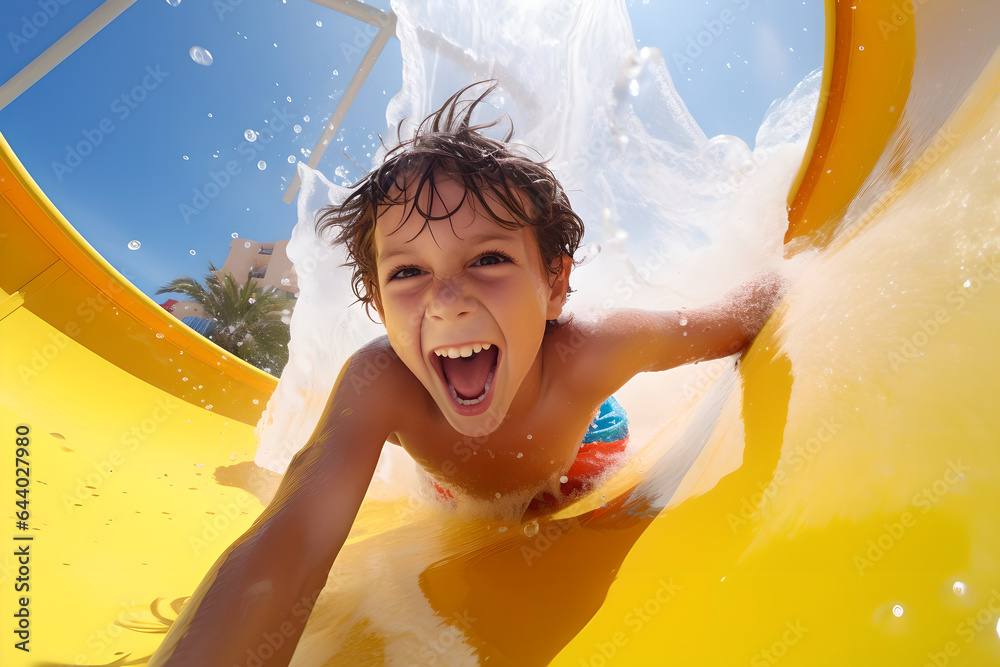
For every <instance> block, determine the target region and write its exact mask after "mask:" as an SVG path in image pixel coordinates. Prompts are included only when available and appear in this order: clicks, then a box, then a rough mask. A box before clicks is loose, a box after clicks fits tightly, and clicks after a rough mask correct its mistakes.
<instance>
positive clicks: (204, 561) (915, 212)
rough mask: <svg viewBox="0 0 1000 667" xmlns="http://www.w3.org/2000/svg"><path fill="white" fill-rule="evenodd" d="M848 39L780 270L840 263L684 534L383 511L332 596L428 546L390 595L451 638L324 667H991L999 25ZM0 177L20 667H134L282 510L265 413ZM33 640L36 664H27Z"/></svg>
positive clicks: (420, 630) (792, 311)
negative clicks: (25, 559)
mask: <svg viewBox="0 0 1000 667" xmlns="http://www.w3.org/2000/svg"><path fill="white" fill-rule="evenodd" d="M827 39H828V49H827V63H826V71H825V75H824V78H825V86H824V90H825V91H826V92H825V94H824V95H823V99H822V104H821V113H820V115H819V117H818V118H817V123H816V129H815V131H814V136H813V139H812V142H811V151H810V155H809V156H808V157H807V160H806V161H805V163H804V165H803V169H802V173H801V174H800V179H799V182H798V184H797V185H796V187H795V188H794V189H793V192H792V193H791V194H790V197H789V206H790V214H789V220H790V225H789V230H788V234H787V239H786V240H787V241H788V244H787V249H788V250H787V251H788V253H789V254H794V253H796V252H799V251H800V250H801V249H802V248H805V247H810V246H812V247H821V248H823V250H822V253H821V255H820V257H819V259H818V260H817V261H815V262H813V263H811V264H810V265H809V268H808V269H807V270H806V272H805V273H804V275H803V276H802V277H801V278H800V279H799V280H798V282H797V283H796V284H795V286H794V287H793V288H792V290H791V291H790V293H789V294H788V295H787V297H786V298H785V299H784V301H783V302H782V304H781V305H780V307H779V309H778V311H777V312H776V313H775V315H774V316H773V317H772V318H771V320H770V321H769V322H768V325H767V326H766V328H765V330H764V331H763V332H762V333H761V335H760V336H759V338H758V340H757V341H756V342H755V344H754V346H753V347H752V348H751V350H749V351H748V353H747V354H746V356H745V358H744V359H743V360H742V362H741V365H740V370H739V374H738V378H737V381H738V382H739V383H740V384H741V385H742V387H741V389H742V391H740V392H735V394H734V395H733V396H730V397H729V398H728V400H726V401H725V403H724V404H722V406H721V408H720V413H719V414H720V416H719V419H718V420H717V422H716V426H715V428H714V430H713V431H712V433H711V435H710V436H709V439H708V443H707V446H706V447H705V450H704V451H705V453H704V454H703V456H702V458H701V459H699V461H698V462H697V464H696V465H695V466H694V467H693V468H692V469H691V471H690V472H689V474H688V476H687V477H686V478H685V479H684V481H683V483H682V484H681V487H680V488H679V489H678V490H677V492H676V493H675V495H674V498H673V499H671V501H670V503H669V505H668V507H667V509H666V510H664V511H662V512H660V513H659V514H658V515H657V517H656V518H651V517H646V516H644V515H643V513H642V512H641V511H639V512H637V511H636V510H637V509H641V507H642V506H643V504H644V503H645V502H646V500H647V499H645V498H644V497H643V496H642V494H641V490H642V488H643V487H642V485H641V484H640V486H639V487H638V490H637V491H635V492H633V493H631V494H625V495H623V496H621V497H619V498H618V499H616V500H614V501H612V502H610V503H609V507H608V508H604V509H603V510H602V511H600V512H587V513H584V514H579V511H578V510H570V511H567V512H566V513H565V515H564V516H563V517H561V518H559V519H558V520H555V521H552V522H549V523H544V524H542V525H541V526H540V527H539V532H538V534H536V535H532V536H530V537H529V536H526V535H524V534H522V533H520V532H519V531H517V530H514V531H509V532H508V533H506V536H505V537H492V538H484V537H483V534H484V532H485V531H486V530H488V527H483V526H477V525H469V524H463V523H460V522H458V521H455V520H446V519H442V518H441V517H430V518H428V517H424V516H420V517H418V518H417V520H413V519H412V517H411V516H410V515H408V508H407V506H406V505H405V504H403V503H401V502H395V503H393V502H385V501H379V500H376V499H372V500H371V501H368V502H366V505H365V506H364V507H363V509H362V513H361V515H360V517H359V521H358V525H357V526H356V529H355V531H354V532H353V533H352V537H351V539H350V542H349V545H348V546H347V547H346V548H345V551H344V554H343V555H342V557H341V559H338V565H337V567H338V568H341V570H343V571H344V572H349V571H350V570H351V569H352V568H356V569H357V570H358V571H359V573H360V574H359V576H362V575H364V576H369V577H371V578H372V579H373V580H377V579H378V578H379V577H381V576H382V575H383V574H384V573H382V572H380V571H379V570H378V569H377V568H375V567H373V566H370V565H368V564H367V561H365V560H364V559H363V558H362V555H363V554H365V553H369V554H370V553H373V552H374V551H376V550H378V551H381V552H387V553H388V552H391V553H397V554H399V553H402V552H401V551H400V545H406V544H416V545H417V546H418V547H419V546H420V544H421V541H423V542H427V541H430V540H431V539H433V540H434V541H435V545H436V546H435V548H439V549H441V552H442V553H447V554H449V556H448V557H443V558H441V559H440V560H438V561H437V562H434V563H433V564H432V565H430V566H428V567H424V568H423V569H421V570H420V571H418V572H414V573H413V574H414V576H415V580H416V582H417V584H416V585H415V587H414V590H413V591H397V592H392V593H391V597H392V598H393V599H399V600H405V599H408V598H407V596H410V597H411V598H414V599H416V598H419V600H420V601H421V604H423V605H424V606H425V607H427V608H428V611H429V615H430V618H431V619H432V622H431V623H430V624H429V625H426V626H423V627H421V626H420V624H419V622H418V619H416V618H415V617H413V616H412V615H411V606H412V605H411V606H407V605H406V604H402V603H401V604H400V606H399V607H398V608H388V609H381V610H379V614H380V615H381V617H380V618H381V622H380V623H379V624H376V625H373V624H372V623H370V622H369V621H368V620H367V619H366V618H364V617H363V616H357V617H350V618H339V622H340V625H341V626H342V628H344V632H346V633H347V636H346V638H343V641H342V642H341V646H342V647H343V648H342V649H341V650H342V652H341V653H340V654H338V655H335V656H333V657H332V658H331V662H330V663H329V664H380V663H381V662H383V661H384V660H386V658H387V656H391V655H393V646H395V645H397V644H404V643H405V642H407V641H410V639H408V637H409V636H410V635H412V634H414V633H416V635H417V641H418V644H417V645H412V644H411V645H407V646H408V651H409V653H408V656H409V659H410V660H412V661H413V662H414V663H416V664H428V663H433V662H435V661H437V662H438V663H439V664H456V662H455V660H454V659H455V656H456V655H457V654H456V650H457V649H458V648H459V647H464V648H463V650H465V652H466V654H469V655H471V652H473V651H474V652H476V653H477V654H478V655H479V656H486V655H489V656H490V664H544V663H546V662H550V661H551V662H552V663H553V664H559V665H604V664H615V663H617V664H678V665H684V664H690V665H704V664H720V665H730V664H747V663H749V664H751V665H773V664H778V662H779V661H780V662H783V663H785V664H809V665H823V664H830V665H840V664H873V665H874V664H917V665H920V664H932V665H943V664H969V665H981V664H992V663H993V662H995V661H997V659H998V658H1000V636H998V630H997V623H998V619H1000V574H997V573H1000V562H998V560H1000V538H998V537H997V535H998V533H997V531H996V529H995V527H996V526H997V525H1000V509H998V508H1000V502H998V501H1000V450H998V448H997V442H998V440H1000V437H998V436H1000V417H998V416H997V411H996V410H995V406H994V403H995V400H996V398H995V397H996V396H997V392H998V389H1000V387H998V384H1000V381H998V380H997V378H998V377H1000V355H998V354H997V353H996V352H995V350H994V345H995V340H996V335H995V331H996V330H997V327H998V325H1000V284H998V282H1000V243H998V242H1000V234H998V223H997V216H998V215H1000V213H998V212H1000V197H998V194H997V190H996V186H995V183H996V180H997V175H998V173H1000V143H998V139H1000V111H998V110H1000V104H998V100H997V96H998V94H1000V61H998V58H997V57H994V56H995V51H996V48H997V45H998V44H1000V20H998V19H997V18H996V17H995V14H994V13H991V3H989V2H985V1H980V2H944V1H943V0H926V1H924V2H919V1H916V2H913V3H910V2H907V3H901V2H900V3H895V2H856V3H853V4H852V3H848V2H834V1H831V2H829V3H828V36H827ZM862 47H863V48H862ZM994 144H997V145H996V146H994ZM0 149H2V150H0V156H2V164H0V192H2V195H3V196H2V198H0V223H2V226H0V267H2V269H0V290H2V293H0V342H2V348H0V355H2V359H0V360H2V363H0V374H2V376H0V387H2V388H0V396H2V397H3V401H2V404H0V433H3V434H5V435H4V437H5V438H6V439H7V443H8V444H7V447H8V450H7V451H9V452H10V454H9V456H8V465H5V466H3V469H2V470H0V480H2V484H0V488H2V489H3V491H4V497H5V499H6V501H5V502H6V503H7V508H8V509H7V511H5V512H4V515H5V517H6V518H7V521H8V522H9V523H8V525H7V529H6V531H5V532H4V534H5V535H6V537H3V538H0V539H3V540H4V541H5V546H4V548H3V549H2V550H0V554H3V555H0V590H2V591H3V592H2V594H0V618H4V619H7V620H5V621H3V623H5V624H7V625H5V626H3V628H2V629H3V632H4V635H5V636H6V637H7V639H5V641H4V642H3V643H2V644H0V662H2V663H3V664H5V665H7V664H10V665H19V664H25V665H27V664H141V663H142V662H143V658H144V657H145V656H148V655H149V654H150V653H151V652H152V650H153V649H154V648H155V647H156V646H157V644H158V643H159V642H160V640H161V639H162V636H163V635H162V633H163V632H164V631H165V629H166V627H167V626H168V625H169V623H170V622H171V620H172V619H173V618H174V617H175V616H176V610H177V608H178V606H179V604H180V601H181V599H182V598H183V597H184V596H186V595H188V594H190V592H191V591H192V590H193V589H194V588H195V586H196V585H197V583H198V582H199V581H200V579H201V577H202V576H203V574H204V572H205V571H206V570H207V569H208V567H209V565H210V564H211V563H212V562H213V561H214V559H215V558H216V557H217V556H218V554H219V553H221V551H222V550H223V549H224V548H225V547H226V546H227V545H228V544H229V543H230V542H231V541H232V540H233V539H235V537H236V536H238V535H239V534H240V533H241V532H242V531H243V530H245V529H246V528H247V527H248V526H249V524H250V522H251V520H252V518H253V517H254V516H256V514H257V513H259V511H260V509H261V505H260V502H258V501H257V500H256V499H255V498H254V494H258V495H259V496H261V497H263V496H264V495H265V493H266V492H265V491H264V489H263V488H262V486H258V485H259V483H260V480H259V479H257V478H256V477H254V476H253V475H252V474H251V473H250V472H249V471H250V470H251V466H250V462H251V461H252V458H253V454H254V451H253V450H254V446H255V441H254V436H253V425H254V424H255V423H256V420H257V418H258V416H259V413H260V411H261V409H262V407H263V405H264V403H265V402H266V400H267V397H268V396H269V394H270V392H271V391H272V390H273V387H274V382H273V380H272V379H270V378H269V377H268V376H265V375H264V374H263V373H260V372H259V371H256V370H255V369H252V368H250V367H248V366H247V365H245V364H243V363H242V362H240V361H238V360H234V359H232V358H226V356H225V355H224V354H223V353H221V351H220V350H218V349H217V348H214V347H212V346H210V345H207V344H206V342H205V341H204V340H203V339H201V338H200V337H199V336H198V335H197V334H194V333H193V332H191V331H189V330H187V329H186V327H184V326H183V325H180V324H179V323H178V322H176V321H175V320H174V319H173V318H172V317H171V316H170V315H169V314H167V313H166V312H163V311H162V309H160V308H159V307H158V306H157V305H156V304H155V303H153V302H152V301H151V300H150V299H148V298H147V297H145V296H144V295H142V294H140V293H138V292H137V291H136V290H135V289H134V288H133V287H132V286H131V285H129V284H128V283H127V281H125V279H124V278H122V277H121V276H120V275H119V274H118V273H117V272H116V271H115V270H114V269H113V268H111V267H110V266H109V265H107V264H106V263H105V262H104V261H103V260H102V259H101V258H100V257H99V256H98V255H97V254H96V252H94V251H93V249H92V248H90V247H89V246H88V245H87V243H86V241H85V240H83V239H81V238H80V237H79V236H78V235H77V234H76V233H75V232H74V231H73V229H72V227H71V226H70V225H69V223H68V222H67V221H66V220H65V219H63V218H62V217H61V215H60V214H59V213H58V211H56V210H55V208H54V207H53V206H52V205H51V203H50V202H49V201H48V199H47V198H46V197H45V196H44V194H43V193H41V192H40V191H39V190H38V189H37V188H36V187H35V186H34V184H33V182H32V181H31V178H30V176H29V175H28V174H27V173H25V172H24V170H23V168H22V167H21V165H20V163H19V162H18V161H17V158H16V156H14V155H13V154H12V153H11V151H10V149H9V146H7V145H6V144H5V143H4V144H3V145H2V146H0ZM713 395H717V394H713ZM19 428H20V430H21V431H25V430H27V431H28V433H27V437H28V438H29V441H28V445H27V451H26V452H24V451H22V452H21V453H20V454H21V455H20V458H22V461H23V462H22V463H17V462H16V460H15V459H16V458H18V456H17V451H16V445H17V443H16V440H15V438H16V437H17V431H18V429H19ZM733 452H735V454H733ZM726 453H728V454H726ZM734 456H735V460H736V461H737V462H738V465H731V464H732V461H733V457H734ZM17 467H21V468H24V467H30V485H28V486H26V487H25V486H21V487H18V486H17V482H16V481H15V479H16V474H17V473H16V468H17ZM734 468H735V471H732V470H733V469H734ZM640 479H641V473H640V472H638V471H636V472H635V473H634V479H633V480H630V481H636V480H640ZM18 488H22V489H26V492H25V493H24V494H22V495H21V496H17V495H16V490H17V489H18ZM248 491H249V493H248ZM18 500H28V501H29V502H28V504H27V505H26V508H27V510H28V511H29V514H28V515H27V519H26V523H27V526H26V529H25V530H21V529H19V528H18V527H17V525H16V521H18V520H19V517H18V516H16V513H17V512H20V511H23V508H22V507H18V506H17V505H15V502H16V501H18ZM585 509H586V508H585ZM431 523H433V526H432V525H431ZM494 531H495V527H494ZM492 534H494V535H495V532H494V533H492ZM18 538H30V539H18ZM366 542H367V543H369V544H367V545H366ZM465 543H468V544H474V545H475V547H474V548H472V549H465V550H463V549H462V548H460V547H461V545H462V544H465ZM483 544H485V546H483ZM442 545H443V546H442ZM456 545H457V546H456ZM23 548H27V549H28V550H29V552H30V562H29V563H28V567H29V571H28V574H27V575H25V574H23V573H19V567H20V566H21V563H19V562H18V558H19V557H18V556H17V555H15V552H16V551H17V550H18V549H23ZM366 549H367V550H369V551H367V552H366ZM397 560H398V561H399V562H396V563H389V564H388V566H389V567H398V568H399V569H400V570H403V569H405V567H406V563H405V562H402V561H403V559H401V558H400V559H397ZM382 565H384V564H382ZM366 566H367V567H368V570H366V569H365V568H366ZM23 576H27V577H29V578H30V585H31V591H30V596H28V597H29V600H28V603H27V605H25V606H23V607H22V605H21V604H20V600H19V599H18V595H16V594H15V593H14V586H15V585H16V584H17V583H18V578H19V577H23ZM395 580H399V578H398V577H397V578H396V579H395ZM361 588H363V587H361ZM359 605H360V606H359V608H363V605H361V604H360V603H359ZM22 608H26V609H27V610H28V614H29V621H28V623H29V626H30V632H31V634H30V642H31V643H30V646H31V649H32V650H31V653H30V654H26V653H23V652H21V651H18V650H17V649H15V648H14V647H13V643H14V642H13V641H11V640H10V638H11V637H12V634H11V632H10V631H11V630H13V629H15V623H16V622H17V620H16V619H15V616H14V614H15V613H19V610H20V609H22ZM334 617H335V616H331V617H330V618H334ZM389 621H395V624H393V623H392V622H389ZM423 622H426V621H423ZM459 637H461V638H462V639H461V641H459ZM317 642H318V643H316V644H315V645H312V646H303V647H302V654H303V655H306V654H307V652H308V653H309V654H310V655H319V654H321V651H322V642H321V641H320V640H319V639H317ZM470 659H471V658H470Z"/></svg>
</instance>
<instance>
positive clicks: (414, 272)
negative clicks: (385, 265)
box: [389, 266, 420, 280]
mask: <svg viewBox="0 0 1000 667" xmlns="http://www.w3.org/2000/svg"><path fill="white" fill-rule="evenodd" d="M419 275H420V269H418V268H417V267H415V266H401V267H399V268H396V269H393V270H392V271H391V272H390V273H389V280H396V279H397V278H399V279H404V278H416V277H417V276H419Z"/></svg>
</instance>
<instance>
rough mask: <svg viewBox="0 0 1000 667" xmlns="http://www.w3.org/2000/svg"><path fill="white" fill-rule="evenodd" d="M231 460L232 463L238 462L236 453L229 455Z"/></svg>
mask: <svg viewBox="0 0 1000 667" xmlns="http://www.w3.org/2000/svg"><path fill="white" fill-rule="evenodd" d="M229 460H230V461H235V460H236V452H233V453H232V454H230V455H229Z"/></svg>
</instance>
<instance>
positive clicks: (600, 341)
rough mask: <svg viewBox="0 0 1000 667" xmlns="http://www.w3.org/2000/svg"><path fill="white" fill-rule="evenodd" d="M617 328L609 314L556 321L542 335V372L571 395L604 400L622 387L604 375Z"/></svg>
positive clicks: (564, 318)
mask: <svg viewBox="0 0 1000 667" xmlns="http://www.w3.org/2000/svg"><path fill="white" fill-rule="evenodd" d="M618 327H619V324H618V323H617V318H615V317H614V316H613V314H612V313H611V312H606V313H598V314H589V315H587V316H579V315H568V316H564V317H563V318H560V319H559V320H558V322H557V323H556V324H554V325H553V324H550V325H548V329H547V330H546V332H545V344H544V355H545V356H544V360H545V367H546V369H547V370H548V371H549V372H551V373H553V375H554V376H555V377H556V378H557V379H558V381H559V382H560V383H561V384H563V385H565V386H567V387H570V388H573V389H574V391H576V392H583V393H585V394H587V397H588V398H592V399H594V400H604V399H605V398H607V397H608V396H609V395H611V393H613V392H614V391H615V390H616V389H618V388H619V387H620V386H621V384H622V383H621V382H618V381H617V379H616V377H614V376H615V374H610V373H609V372H608V368H609V365H610V364H611V363H613V359H612V354H611V352H612V350H614V348H615V345H616V331H618ZM616 383H617V384H616ZM590 394H593V396H590Z"/></svg>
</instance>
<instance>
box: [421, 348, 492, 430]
mask: <svg viewBox="0 0 1000 667" xmlns="http://www.w3.org/2000/svg"><path fill="white" fill-rule="evenodd" d="M430 357H431V364H432V365H433V366H434V367H435V369H436V370H437V371H438V376H439V377H440V378H441V381H442V382H443V383H444V385H445V387H447V389H448V394H449V395H450V396H451V400H452V402H453V403H454V404H455V409H456V410H457V411H458V412H459V413H460V414H466V415H473V414H479V413H481V412H483V411H485V410H486V408H487V407H489V403H490V401H491V399H492V397H493V395H492V392H491V389H493V387H494V382H493V379H494V377H495V375H496V370H497V367H498V366H499V361H500V348H498V347H497V346H496V345H495V344H492V343H480V342H477V343H466V344H463V345H442V346H440V347H438V348H435V349H434V350H433V351H432V352H431V355H430Z"/></svg>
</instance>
